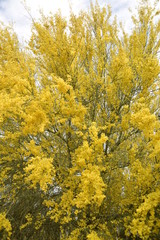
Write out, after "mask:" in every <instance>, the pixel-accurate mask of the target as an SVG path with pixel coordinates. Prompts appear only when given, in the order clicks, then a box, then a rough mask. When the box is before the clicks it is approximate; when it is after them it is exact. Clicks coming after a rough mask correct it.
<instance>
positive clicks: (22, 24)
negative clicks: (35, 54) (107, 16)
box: [0, 0, 137, 40]
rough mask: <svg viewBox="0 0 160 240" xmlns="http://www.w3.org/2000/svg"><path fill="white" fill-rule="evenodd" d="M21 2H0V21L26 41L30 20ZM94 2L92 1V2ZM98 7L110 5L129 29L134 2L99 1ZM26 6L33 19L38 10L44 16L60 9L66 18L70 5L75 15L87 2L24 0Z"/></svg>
mask: <svg viewBox="0 0 160 240" xmlns="http://www.w3.org/2000/svg"><path fill="white" fill-rule="evenodd" d="M22 2H23V0H22V1H21V0H0V21H2V22H4V23H5V24H7V23H13V25H14V29H15V31H16V32H17V34H18V36H19V39H20V40H25V39H26V40H28V39H29V37H30V26H31V19H30V17H29V15H28V13H27V11H26V10H25V8H24V5H23V4H22ZM93 2H94V1H93ZM98 2H99V4H100V5H102V6H103V5H108V4H110V5H111V7H112V12H113V14H116V15H117V17H118V20H121V21H123V23H124V24H125V26H126V29H128V30H129V28H130V27H131V20H130V12H129V11H128V9H129V8H131V9H134V8H135V5H136V3H137V1H136V0H99V1H98ZM26 4H27V6H28V7H30V9H31V14H32V16H33V17H34V18H38V16H39V11H38V9H40V8H41V9H43V11H44V13H45V14H48V13H49V12H53V13H54V12H56V11H57V10H58V9H61V12H62V14H63V15H65V16H68V15H69V11H70V7H69V6H70V5H71V6H72V9H73V11H74V12H75V13H78V12H79V10H82V9H87V8H88V7H89V4H90V1H89V0H26Z"/></svg>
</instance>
